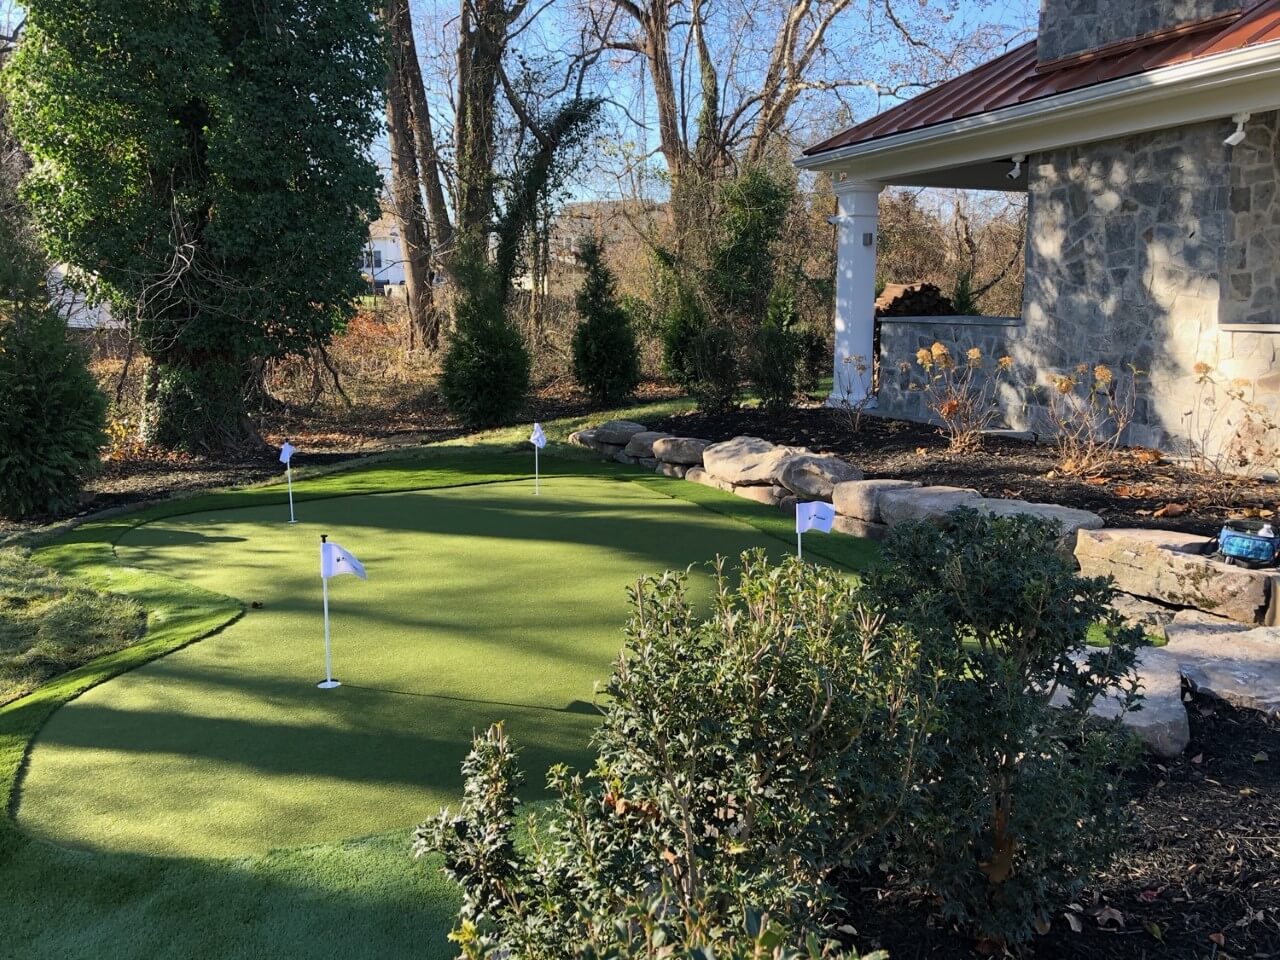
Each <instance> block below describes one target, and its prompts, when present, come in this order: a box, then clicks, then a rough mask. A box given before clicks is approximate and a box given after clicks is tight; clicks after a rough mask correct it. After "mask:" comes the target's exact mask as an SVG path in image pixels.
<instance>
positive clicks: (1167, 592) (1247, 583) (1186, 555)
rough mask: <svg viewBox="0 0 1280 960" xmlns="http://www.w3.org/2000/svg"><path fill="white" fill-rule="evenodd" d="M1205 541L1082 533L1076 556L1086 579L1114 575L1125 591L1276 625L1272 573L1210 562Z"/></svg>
mask: <svg viewBox="0 0 1280 960" xmlns="http://www.w3.org/2000/svg"><path fill="white" fill-rule="evenodd" d="M1206 542H1207V538H1205V537H1197V536H1195V535H1194V534H1190V533H1179V532H1177V531H1172V530H1136V529H1125V528H1108V529H1105V530H1087V529H1082V530H1080V532H1079V533H1078V534H1077V537H1076V547H1075V555H1076V560H1077V562H1078V563H1079V564H1080V570H1081V572H1082V573H1084V574H1085V575H1086V576H1090V577H1107V576H1110V577H1114V578H1115V582H1116V586H1117V587H1118V588H1119V589H1121V590H1123V591H1124V592H1125V593H1129V594H1133V595H1134V596H1138V597H1146V598H1147V599H1150V600H1156V601H1159V602H1160V603H1165V604H1169V605H1170V606H1174V607H1192V608H1194V609H1196V610H1203V611H1205V612H1206V613H1212V614H1216V615H1217V616H1221V617H1227V618H1229V619H1231V620H1238V621H1240V622H1241V623H1250V624H1264V623H1265V624H1274V623H1275V622H1276V617H1275V610H1274V604H1275V592H1276V591H1275V586H1276V583H1277V581H1278V577H1277V573H1276V571H1275V570H1250V569H1248V568H1246V567H1237V566H1232V565H1230V564H1226V563H1223V562H1221V561H1219V560H1213V559H1210V558H1209V557H1206V556H1204V555H1203V554H1202V553H1201V550H1202V549H1203V548H1204V544H1205V543H1206Z"/></svg>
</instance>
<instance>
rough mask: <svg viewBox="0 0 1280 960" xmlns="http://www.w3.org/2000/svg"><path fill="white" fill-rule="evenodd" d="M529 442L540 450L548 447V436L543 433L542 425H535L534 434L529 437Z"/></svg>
mask: <svg viewBox="0 0 1280 960" xmlns="http://www.w3.org/2000/svg"><path fill="white" fill-rule="evenodd" d="M529 442H530V443H532V444H533V445H534V446H535V447H537V448H538V449H539V450H541V449H542V448H543V447H545V446H546V445H547V435H546V434H545V433H543V432H542V424H540V423H535V424H534V425H533V433H531V434H530V435H529Z"/></svg>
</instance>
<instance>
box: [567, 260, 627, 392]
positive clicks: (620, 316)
mask: <svg viewBox="0 0 1280 960" xmlns="http://www.w3.org/2000/svg"><path fill="white" fill-rule="evenodd" d="M602 254H603V250H602V249H601V246H600V244H599V242H598V241H597V240H596V239H595V238H594V237H590V238H588V239H587V240H585V241H584V242H583V244H582V247H581V249H580V250H579V251H578V259H579V260H581V262H582V265H583V267H585V268H586V271H587V275H586V278H585V279H584V280H583V281H582V288H581V289H580V290H579V291H578V296H577V300H576V303H577V308H578V316H579V317H581V318H582V321H581V322H580V323H579V324H578V329H577V330H575V331H574V333H573V376H574V379H576V380H577V381H578V383H579V384H580V385H581V386H582V388H583V389H584V390H586V391H587V392H588V393H589V394H591V396H592V397H593V398H594V399H596V400H598V401H600V402H602V403H616V402H618V401H619V400H622V399H623V398H625V397H627V396H630V395H631V393H632V392H633V391H634V390H635V388H636V384H637V383H639V382H640V363H639V358H638V357H637V354H636V336H635V332H634V331H633V330H632V329H631V319H630V318H629V317H628V316H627V313H626V311H625V310H623V309H622V306H621V304H619V303H618V297H617V281H616V280H615V279H614V276H613V273H612V271H610V270H609V268H608V267H607V266H606V265H605V263H604V260H603V257H602Z"/></svg>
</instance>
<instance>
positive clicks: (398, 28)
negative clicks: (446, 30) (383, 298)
mask: <svg viewBox="0 0 1280 960" xmlns="http://www.w3.org/2000/svg"><path fill="white" fill-rule="evenodd" d="M379 16H380V17H381V19H382V21H383V24H384V26H385V28H386V34H387V44H388V58H387V59H388V64H387V135H388V140H389V142H390V148H391V206H392V211H393V214H394V217H395V220H396V225H397V226H398V227H399V233H400V249H401V259H402V260H403V262H404V276H405V293H406V295H407V300H408V307H409V349H410V350H415V349H427V350H434V349H435V348H436V346H437V345H438V344H439V340H440V321H439V317H438V316H437V313H436V309H435V302H434V282H435V278H434V271H433V269H432V260H431V234H430V231H429V229H428V226H427V214H426V210H425V209H424V206H423V199H422V181H421V177H420V173H419V157H418V147H417V141H416V140H415V137H414V128H415V123H414V115H413V110H412V107H411V101H410V94H409V87H410V86H411V84H412V83H413V78H412V76H411V75H410V68H411V66H412V68H413V69H415V70H416V69H417V65H418V52H417V48H416V47H415V45H414V42H413V25H412V21H411V20H410V16H409V0H387V2H386V3H385V4H383V5H382V7H381V8H380V9H379ZM418 84H419V86H420V85H421V77H420V75H419V78H418Z"/></svg>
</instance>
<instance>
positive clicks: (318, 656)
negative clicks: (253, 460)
mask: <svg viewBox="0 0 1280 960" xmlns="http://www.w3.org/2000/svg"><path fill="white" fill-rule="evenodd" d="M532 494H533V488H532V483H531V482H509V483H492V484H484V485H476V486H464V487H452V488H445V489H435V490H426V491H416V492H406V493H387V494H372V495H363V496H350V497H341V498H335V499H331V500H319V501H312V502H308V503H304V504H301V505H300V506H299V516H300V517H301V519H302V522H300V523H298V524H296V525H292V526H291V525H288V524H285V523H282V522H281V520H282V516H281V513H282V508H281V507H280V506H278V505H272V506H259V507H250V508H242V509H233V510H223V511H216V512H209V513H199V514H191V515H186V516H177V517H171V518H168V519H165V520H160V521H156V522H152V523H149V524H145V525H143V526H140V527H137V528H135V529H133V530H132V531H130V532H129V533H127V534H125V535H124V536H123V538H122V539H121V540H120V541H119V542H118V543H117V546H116V550H117V553H118V555H119V559H120V561H121V562H122V563H124V564H127V565H132V566H138V567H143V568H145V569H148V570H153V571H156V572H160V573H165V574H168V575H171V576H174V577H178V578H180V579H182V580H185V581H187V582H189V583H191V584H193V585H195V586H199V587H203V588H206V589H209V590H213V591H217V592H219V593H223V594H227V595H230V596H233V597H237V598H240V599H241V600H243V601H244V602H245V603H246V605H250V604H257V603H260V604H261V607H260V608H258V607H256V606H254V607H252V608H251V609H248V610H247V611H246V613H245V615H244V616H243V617H242V618H241V619H239V620H238V621H236V622H235V623H233V624H231V625H230V626H229V627H227V628H226V629H225V630H223V631H222V632H220V633H218V634H216V635H214V636H212V637H208V638H206V639H204V640H202V641H200V642H199V643H196V644H193V645H192V646H189V647H186V648H184V649H182V650H179V651H176V652H174V653H172V654H170V655H168V656H166V657H163V658H161V659H159V660H156V661H154V662H152V663H149V664H147V665H145V666H143V667H141V668H139V669H136V670H134V671H132V672H130V673H126V674H124V675H122V676H120V677H117V678H116V679H114V680H111V681H109V682H107V683H105V684H102V685H101V686H98V687H95V688H93V689H91V690H89V691H88V692H86V693H85V694H84V695H82V696H81V697H79V698H78V699H76V700H74V701H72V702H71V703H70V704H68V705H67V706H65V707H63V708H62V709H60V710H58V711H57V712H56V713H55V714H54V715H53V716H52V717H51V718H50V720H49V722H48V723H47V724H46V725H45V726H44V728H43V730H42V731H41V732H40V734H39V736H38V737H37V739H36V741H35V745H34V748H33V749H32V752H31V755H30V763H29V767H28V769H27V773H26V776H25V779H24V781H23V785H22V789H21V797H20V805H19V808H18V812H17V816H18V820H19V821H20V823H21V824H22V825H23V827H25V829H26V830H28V831H29V832H31V833H32V834H35V835H37V836H39V837H43V838H46V839H49V840H52V841H55V842H57V843H60V844H66V845H72V846H77V847H83V848H88V849H94V850H111V851H127V852H139V853H150V854H167V855H178V856H201V857H208V856H232V855H239V854H248V853H255V852H260V851H264V850H267V849H270V848H276V847H283V846H293V845H300V844H308V843H318V842H322V841H331V840H335V839H341V838H348V837H357V836H364V835H368V834H372V833H376V832H380V831H386V830H394V829H400V828H408V827H410V826H411V825H412V824H414V823H415V822H417V821H418V820H421V819H423V818H424V817H426V816H428V815H430V814H431V813H433V812H434V811H435V810H437V809H438V808H439V807H440V806H441V805H442V804H445V803H449V802H454V801H456V799H457V797H458V796H459V793H460V787H461V778H460V774H459V764H460V763H461V761H462V758H463V756H464V754H465V753H466V750H467V747H468V746H469V743H470V740H471V736H472V734H473V732H474V731H478V730H481V729H483V728H484V727H486V726H487V725H488V724H490V723H491V722H493V721H495V720H505V721H507V723H508V726H509V729H510V731H511V733H512V735H513V736H514V738H515V740H516V741H517V742H518V743H519V744H520V745H521V747H522V751H523V764H524V766H525V769H526V770H527V771H528V772H529V775H530V782H531V785H532V786H533V787H534V788H537V787H540V786H541V785H542V781H543V775H544V773H545V770H546V768H547V767H548V766H549V765H550V764H551V763H554V762H558V761H567V762H569V763H571V764H574V765H578V766H583V765H585V764H586V763H588V762H589V756H590V753H589V749H588V738H589V737H590V734H591V731H592V729H593V727H594V725H595V722H596V721H595V712H594V710H593V709H592V707H591V701H592V698H593V691H594V687H595V685H596V683H597V682H598V681H602V680H604V679H605V678H606V677H607V676H608V673H609V668H610V664H611V662H612V660H613V658H614V657H615V656H616V655H617V652H618V650H619V647H620V645H621V626H622V624H623V623H624V622H625V620H626V617H627V615H628V601H627V596H626V589H627V587H628V586H629V585H630V584H632V583H634V582H635V580H636V579H637V577H639V576H641V575H644V574H654V573H658V572H660V571H662V570H664V569H667V568H673V567H681V568H682V567H684V566H686V565H688V564H690V563H700V562H702V561H705V560H708V559H710V558H711V557H713V556H714V555H716V554H723V555H728V556H736V555H737V554H738V553H740V552H741V551H742V550H744V549H747V548H749V547H753V546H768V547H769V548H770V549H771V550H776V551H779V552H781V551H784V550H785V549H786V548H785V545H784V544H783V543H780V542H779V541H777V540H774V539H772V538H769V537H767V536H764V535H762V534H761V533H760V532H759V531H758V530H756V529H754V528H752V527H749V526H746V525H745V524H742V523H739V522H737V521H734V520H732V519H729V518H728V517H726V516H724V515H722V514H719V513H714V512H712V511H710V510H706V509H703V508H701V507H698V506H696V505H694V504H692V503H689V502H686V501H683V500H676V499H671V498H668V497H665V496H663V495H661V494H660V493H657V492H655V491H653V490H651V489H647V488H646V487H645V486H644V485H642V484H637V483H631V482H627V481H625V480H610V479H605V478H590V477H561V478H556V479H555V480H554V481H553V482H544V484H543V488H542V495H541V496H540V497H537V498H535V497H534V496H533V495H532ZM321 533H327V534H329V535H330V537H331V539H333V540H335V541H337V542H338V543H341V544H342V545H343V546H345V547H346V548H347V549H349V550H350V551H351V552H352V553H353V554H355V555H356V556H357V557H359V558H360V559H361V560H362V561H363V562H364V564H365V566H366V567H367V569H368V571H369V580H368V581H367V582H361V581H359V580H357V579H356V578H354V577H340V578H337V579H336V580H334V581H332V582H331V590H330V602H331V609H332V615H333V648H334V673H335V675H336V676H337V677H339V678H340V679H341V680H342V683H343V686H342V687H340V688H339V689H337V690H330V691H322V690H318V689H316V687H315V683H316V681H317V680H319V679H321V677H322V675H323V647H322V634H321V619H320V599H321V584H320V579H319V572H318V570H319V565H318V559H319V557H318V554H319V551H318V546H319V535H320V534H321ZM703 582H704V585H705V577H704V578H703Z"/></svg>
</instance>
